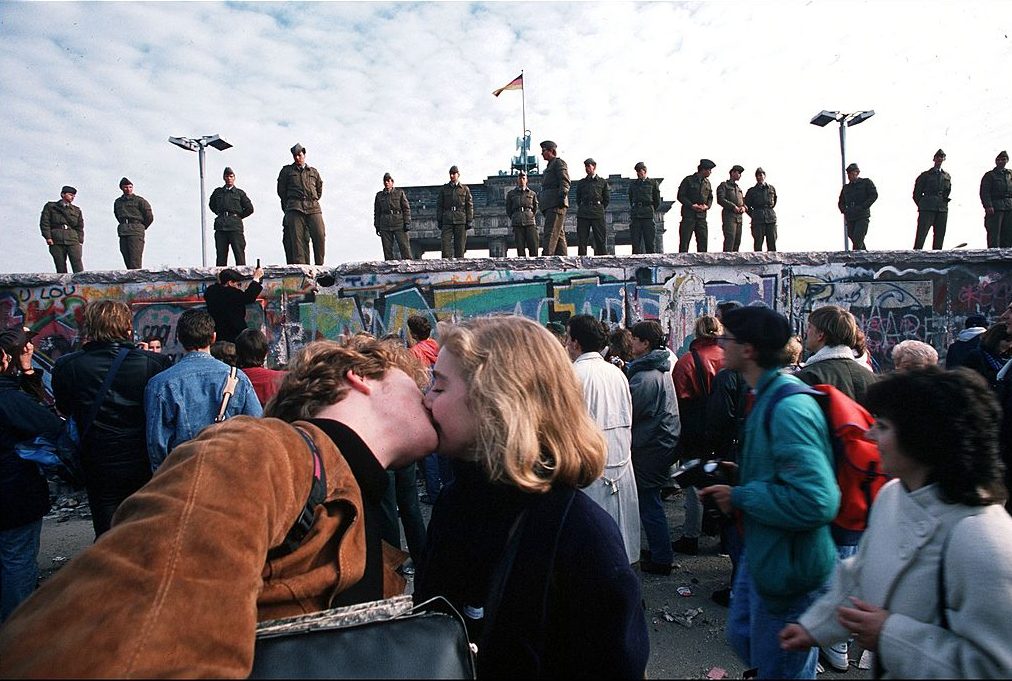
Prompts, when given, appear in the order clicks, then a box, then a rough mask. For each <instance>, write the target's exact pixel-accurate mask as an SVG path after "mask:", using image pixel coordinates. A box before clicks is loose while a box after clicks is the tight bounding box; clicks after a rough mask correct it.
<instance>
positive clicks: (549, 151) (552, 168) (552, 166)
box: [538, 140, 569, 255]
mask: <svg viewBox="0 0 1012 681" xmlns="http://www.w3.org/2000/svg"><path fill="white" fill-rule="evenodd" d="M541 158H543V159H545V160H546V161H548V166H547V167H546V168H545V172H544V174H542V176H541V193H540V194H539V195H538V203H540V204H541V212H542V214H543V215H544V221H545V248H544V250H543V251H542V252H541V255H567V254H568V253H569V244H567V243H566V211H567V210H568V209H569V166H567V165H566V162H565V161H563V160H562V159H561V158H559V151H558V145H556V144H555V142H553V141H551V140H545V141H544V142H542V143H541Z"/></svg>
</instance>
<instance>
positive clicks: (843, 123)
mask: <svg viewBox="0 0 1012 681" xmlns="http://www.w3.org/2000/svg"><path fill="white" fill-rule="evenodd" d="M874 115H875V112H874V111H870V110H869V111H855V112H854V113H842V112H840V111H820V112H819V113H817V114H816V115H815V117H814V118H813V119H812V120H811V121H809V122H810V123H811V124H812V125H817V126H819V127H820V128H824V127H826V126H827V125H829V124H830V123H832V122H833V121H836V122H837V123H839V124H840V175H841V176H842V182H843V184H844V185H846V184H847V128H849V127H852V126H855V125H857V124H858V123H863V122H865V121H866V120H868V119H869V118H871V117H872V116H874ZM843 250H845V251H847V250H850V244H849V242H848V241H847V218H846V216H844V218H843Z"/></svg>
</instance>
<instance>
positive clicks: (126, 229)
mask: <svg viewBox="0 0 1012 681" xmlns="http://www.w3.org/2000/svg"><path fill="white" fill-rule="evenodd" d="M119 188H120V189H122V190H123V196H121V197H119V198H118V199H116V201H115V202H113V204H112V212H113V214H114V215H115V216H116V222H117V223H119V226H118V227H117V228H116V233H117V234H118V235H119V252H120V253H122V254H123V263H124V264H125V265H126V268H127V269H128V270H139V269H140V268H141V259H142V257H143V255H144V231H145V230H146V229H147V228H148V227H150V226H151V223H152V222H154V221H155V215H154V213H152V212H151V204H150V203H148V202H147V201H146V200H145V199H144V198H142V197H140V196H137V195H136V194H134V183H133V182H131V181H130V180H128V179H127V178H125V177H124V178H123V179H121V180H120V181H119Z"/></svg>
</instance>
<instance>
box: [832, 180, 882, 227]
mask: <svg viewBox="0 0 1012 681" xmlns="http://www.w3.org/2000/svg"><path fill="white" fill-rule="evenodd" d="M877 200H878V190H877V189H875V183H874V182H872V181H871V180H869V179H868V178H867V177H859V178H857V179H856V180H854V181H853V182H848V183H847V184H845V185H843V189H841V190H840V200H839V201H837V203H836V205H837V207H838V208H839V209H840V212H841V213H843V215H844V217H845V218H846V219H847V221H848V222H849V221H853V220H865V219H867V218H870V217H871V204H873V203H875V201H877Z"/></svg>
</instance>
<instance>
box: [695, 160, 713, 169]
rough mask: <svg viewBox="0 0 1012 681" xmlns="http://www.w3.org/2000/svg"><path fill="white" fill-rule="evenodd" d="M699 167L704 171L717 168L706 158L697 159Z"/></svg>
mask: <svg viewBox="0 0 1012 681" xmlns="http://www.w3.org/2000/svg"><path fill="white" fill-rule="evenodd" d="M699 167H700V168H703V169H705V170H713V169H714V168H716V167H717V164H716V163H714V162H713V161H711V160H710V159H708V158H701V159H699Z"/></svg>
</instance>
